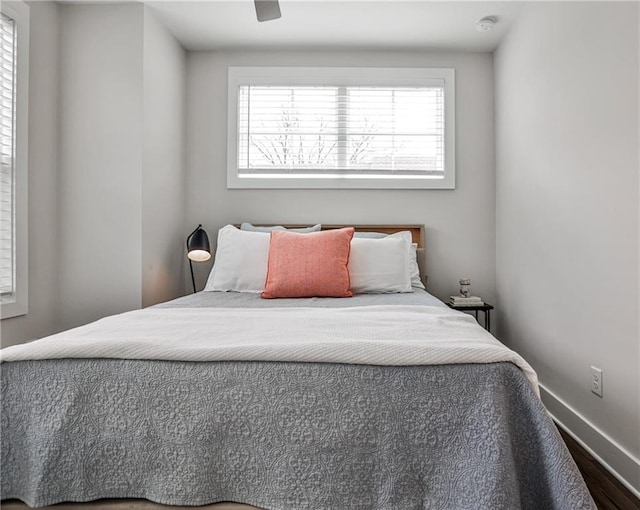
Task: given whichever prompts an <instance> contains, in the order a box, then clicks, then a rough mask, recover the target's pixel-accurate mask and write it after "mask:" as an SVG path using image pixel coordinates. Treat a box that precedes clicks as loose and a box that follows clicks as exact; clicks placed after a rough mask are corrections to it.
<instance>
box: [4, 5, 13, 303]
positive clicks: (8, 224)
mask: <svg viewBox="0 0 640 510" xmlns="http://www.w3.org/2000/svg"><path fill="white" fill-rule="evenodd" d="M15 32H16V31H15V22H14V20H13V19H11V18H9V17H8V16H6V15H5V14H2V15H1V21H0V105H1V111H0V135H1V136H0V186H1V187H0V212H1V218H0V293H2V294H13V292H14V291H15V282H16V271H15V269H16V268H15V258H16V249H15V248H16V247H15V207H14V203H15V200H14V197H15V182H14V172H15V111H16V93H15V89H16V33H15Z"/></svg>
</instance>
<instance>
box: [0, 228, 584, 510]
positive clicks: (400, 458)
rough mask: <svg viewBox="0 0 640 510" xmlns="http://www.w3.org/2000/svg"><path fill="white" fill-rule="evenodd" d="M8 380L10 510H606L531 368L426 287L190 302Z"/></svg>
mask: <svg viewBox="0 0 640 510" xmlns="http://www.w3.org/2000/svg"><path fill="white" fill-rule="evenodd" d="M389 228H391V229H392V230H399V229H401V228H404V227H403V226H398V227H389ZM420 237H421V230H418V234H417V235H416V237H415V238H414V239H417V240H420ZM419 248H421V246H420V247H419ZM444 337H446V338H448V341H447V342H444V343H443V342H442V340H443V338H444ZM0 370H1V372H2V374H1V377H2V386H1V390H2V422H1V426H2V466H1V469H2V473H1V477H2V478H1V480H2V498H3V499H19V500H22V501H24V502H25V503H27V504H28V505H29V506H33V507H37V506H44V505H50V504H54V503H58V502H62V501H79V502H85V501H92V500H97V499H102V498H142V499H147V500H150V501H154V502H158V503H163V504H168V505H204V504H210V503H215V502H221V501H233V502H238V503H245V504H248V505H254V506H255V507H258V508H264V509H269V510H276V509H278V510H281V509H282V510H284V509H294V510H297V509H300V510H302V509H363V510H364V509H401V510H411V509H427V508H428V509H465V508H469V509H481V508H490V509H498V508H505V509H516V508H522V509H542V508H554V509H571V510H574V509H582V508H595V505H594V504H593V501H592V499H591V497H590V496H589V493H588V491H587V489H586V487H585V484H584V481H583V480H582V478H581V476H580V474H579V472H578V470H577V468H576V466H575V464H574V462H573V460H572V459H571V457H570V455H569V453H568V451H567V449H566V447H565V445H564V443H563V442H562V439H561V438H560V436H559V434H558V432H557V430H556V429H555V426H554V424H553V422H552V421H551V419H550V418H549V416H548V414H547V413H546V411H545V409H544V407H543V405H542V403H541V402H540V399H539V396H538V390H537V380H536V378H535V373H534V372H533V371H532V370H531V368H530V367H529V366H528V365H527V364H526V362H525V361H524V360H522V359H521V358H520V357H519V356H518V355H517V354H516V353H513V352H512V351H509V350H508V349H506V348H504V346H502V345H501V344H499V342H497V340H495V339H493V337H491V335H489V334H488V333H487V332H485V331H484V330H483V329H482V328H481V327H480V326H478V325H477V324H476V323H475V320H474V319H473V318H472V317H471V316H469V315H466V314H463V313H460V312H456V311H454V310H451V309H449V308H448V307H446V306H444V304H443V303H442V302H441V301H440V300H438V299H437V298H435V297H434V296H432V295H430V294H429V293H428V292H426V291H425V290H421V289H414V291H413V292H409V293H395V294H358V295H355V296H354V297H352V298H349V299H345V298H303V299H300V298H298V299H261V298H260V296H259V295H258V294H255V293H233V292H199V293H196V294H194V295H191V296H186V297H183V298H180V299H176V300H174V301H171V302H168V303H165V304H161V305H157V306H155V307H152V308H148V309H145V310H138V311H135V312H129V313H126V314H122V315H120V316H114V317H109V318H105V319H103V320H101V321H97V322H96V323H93V324H90V325H87V326H83V327H81V328H77V329H75V330H71V331H70V332H64V333H61V334H60V335H54V336H52V337H48V338H46V339H43V340H40V341H37V342H32V343H30V344H25V345H21V346H14V347H11V348H7V349H4V350H3V351H2V364H1V365H0Z"/></svg>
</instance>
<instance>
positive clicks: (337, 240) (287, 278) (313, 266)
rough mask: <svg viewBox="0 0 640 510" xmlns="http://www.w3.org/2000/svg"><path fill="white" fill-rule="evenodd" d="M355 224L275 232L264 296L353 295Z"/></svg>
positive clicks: (271, 243)
mask: <svg viewBox="0 0 640 510" xmlns="http://www.w3.org/2000/svg"><path fill="white" fill-rule="evenodd" d="M353 232H354V229H353V228H340V229H336V230H327V231H325V232H312V233H310V234H298V233H295V232H286V231H275V232H271V242H270V244H269V267H268V269H267V282H266V285H265V288H264V292H263V293H262V294H261V296H262V297H263V298H297V297H316V296H317V297H351V296H353V293H352V292H351V291H350V290H349V287H350V286H351V281H350V279H349V270H348V268H347V265H348V264H349V251H350V249H351V238H352V237H353Z"/></svg>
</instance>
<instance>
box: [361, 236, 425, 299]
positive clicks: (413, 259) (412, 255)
mask: <svg viewBox="0 0 640 510" xmlns="http://www.w3.org/2000/svg"><path fill="white" fill-rule="evenodd" d="M403 232H409V231H408V230H407V231H403ZM400 233H401V232H396V233H395V234H391V235H397V234H400ZM403 235H406V234H403ZM409 235H411V233H410V232H409ZM353 237H354V238H371V239H383V238H385V237H389V234H383V233H381V232H356V233H355V234H353ZM409 275H410V276H411V286H412V287H416V288H418V289H424V288H425V286H424V283H422V280H421V279H420V267H419V266H418V244H417V243H411V248H410V251H409Z"/></svg>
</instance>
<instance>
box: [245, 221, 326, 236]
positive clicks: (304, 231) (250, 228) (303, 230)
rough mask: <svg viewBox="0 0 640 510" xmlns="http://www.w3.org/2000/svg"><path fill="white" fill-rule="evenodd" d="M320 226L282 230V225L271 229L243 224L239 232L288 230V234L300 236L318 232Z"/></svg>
mask: <svg viewBox="0 0 640 510" xmlns="http://www.w3.org/2000/svg"><path fill="white" fill-rule="evenodd" d="M321 229H322V225H321V224H320V223H318V224H317V225H314V226H313V227H306V228H284V227H283V226H282V225H274V226H272V227H256V226H255V225H252V224H251V223H243V224H242V225H240V230H247V231H249V232H273V231H274V230H288V231H289V232H298V233H300V234H308V233H309V232H320V230H321Z"/></svg>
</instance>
